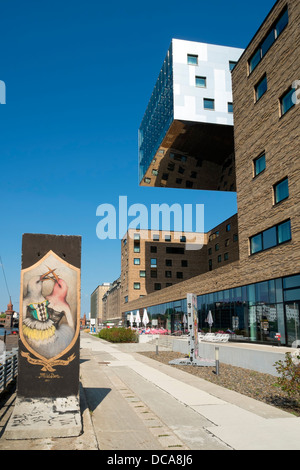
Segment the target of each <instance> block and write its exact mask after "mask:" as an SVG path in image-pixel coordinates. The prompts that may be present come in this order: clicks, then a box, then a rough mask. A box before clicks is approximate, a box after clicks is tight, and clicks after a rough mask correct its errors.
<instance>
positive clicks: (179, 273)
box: [176, 271, 183, 279]
mask: <svg viewBox="0 0 300 470" xmlns="http://www.w3.org/2000/svg"><path fill="white" fill-rule="evenodd" d="M176 277H177V279H183V273H182V272H180V271H179V272H177V273H176Z"/></svg>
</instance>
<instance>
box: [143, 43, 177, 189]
mask: <svg viewBox="0 0 300 470" xmlns="http://www.w3.org/2000/svg"><path fill="white" fill-rule="evenodd" d="M173 108H174V106H173V64H172V45H171V46H170V48H169V50H168V53H167V55H166V58H165V60H164V63H163V66H162V69H161V71H160V73H159V76H158V79H157V82H156V84H155V87H154V90H153V92H152V95H151V98H150V101H149V103H148V106H147V109H146V112H145V114H144V117H143V120H142V123H141V125H140V128H139V132H138V147H139V181H141V180H142V178H143V176H144V174H145V173H146V171H147V169H148V167H149V165H150V163H151V161H152V159H153V158H154V156H155V154H156V152H157V150H158V148H159V146H160V144H161V142H162V140H163V138H164V136H165V135H166V133H167V131H168V129H169V127H170V125H171V123H172V121H173V118H174V111H173Z"/></svg>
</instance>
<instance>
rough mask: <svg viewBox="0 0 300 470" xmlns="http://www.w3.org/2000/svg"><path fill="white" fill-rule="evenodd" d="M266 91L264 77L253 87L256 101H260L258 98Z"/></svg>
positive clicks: (265, 79)
mask: <svg viewBox="0 0 300 470" xmlns="http://www.w3.org/2000/svg"><path fill="white" fill-rule="evenodd" d="M267 89H268V84H267V76H266V75H264V77H263V78H262V79H261V80H260V81H259V82H258V83H257V85H256V86H255V99H256V101H258V100H260V98H261V97H262V96H263V95H264V94H265V93H266V91H267Z"/></svg>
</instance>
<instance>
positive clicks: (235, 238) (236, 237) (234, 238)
mask: <svg viewBox="0 0 300 470" xmlns="http://www.w3.org/2000/svg"><path fill="white" fill-rule="evenodd" d="M238 239H239V236H238V234H237V233H235V234H234V235H233V241H234V242H237V241H238Z"/></svg>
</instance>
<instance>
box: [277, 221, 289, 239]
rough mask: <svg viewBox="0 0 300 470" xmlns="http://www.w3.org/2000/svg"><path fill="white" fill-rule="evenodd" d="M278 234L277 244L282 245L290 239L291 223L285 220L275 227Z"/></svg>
mask: <svg viewBox="0 0 300 470" xmlns="http://www.w3.org/2000/svg"><path fill="white" fill-rule="evenodd" d="M277 232H278V243H284V242H287V241H289V240H291V238H292V234H291V221H290V220H287V221H286V222H284V223H282V224H280V225H278V227H277Z"/></svg>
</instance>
